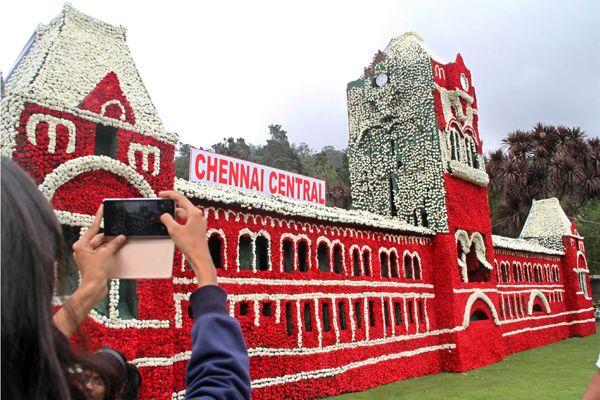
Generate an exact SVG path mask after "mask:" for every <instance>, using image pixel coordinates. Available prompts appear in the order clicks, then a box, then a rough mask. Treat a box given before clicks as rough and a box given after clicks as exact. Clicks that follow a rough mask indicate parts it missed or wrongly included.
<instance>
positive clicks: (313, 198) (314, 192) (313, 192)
mask: <svg viewBox="0 0 600 400" xmlns="http://www.w3.org/2000/svg"><path fill="white" fill-rule="evenodd" d="M318 200H319V196H318V195H317V185H315V183H314V182H313V184H312V190H311V196H310V201H318Z"/></svg>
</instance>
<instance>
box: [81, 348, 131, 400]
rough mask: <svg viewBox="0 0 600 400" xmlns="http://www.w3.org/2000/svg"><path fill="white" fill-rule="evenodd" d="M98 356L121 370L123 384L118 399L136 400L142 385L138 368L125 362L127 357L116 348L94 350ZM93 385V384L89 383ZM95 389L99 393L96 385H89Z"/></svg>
mask: <svg viewBox="0 0 600 400" xmlns="http://www.w3.org/2000/svg"><path fill="white" fill-rule="evenodd" d="M96 354H98V355H99V356H100V357H103V358H104V359H105V360H106V361H107V362H109V363H111V364H113V365H114V366H115V367H116V368H118V369H119V371H121V373H122V375H123V385H122V387H121V390H120V392H119V394H118V396H117V397H118V399H119V400H136V399H137V398H138V393H139V390H140V386H141V385H142V376H141V375H140V372H139V370H138V368H137V367H136V366H135V365H133V364H131V363H129V362H127V358H125V356H124V355H123V353H121V352H120V351H118V350H114V349H111V348H107V347H103V348H101V349H100V350H98V351H97V352H96ZM91 386H93V385H91ZM91 388H92V389H94V390H95V393H97V394H99V393H100V392H101V391H100V390H98V387H97V386H95V387H91ZM97 398H98V399H101V397H95V398H94V399H97Z"/></svg>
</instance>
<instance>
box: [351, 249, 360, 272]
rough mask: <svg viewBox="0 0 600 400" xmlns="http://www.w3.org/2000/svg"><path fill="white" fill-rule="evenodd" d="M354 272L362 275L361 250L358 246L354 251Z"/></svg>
mask: <svg viewBox="0 0 600 400" xmlns="http://www.w3.org/2000/svg"><path fill="white" fill-rule="evenodd" d="M352 272H353V275H354V276H360V252H359V251H358V249H356V248H355V249H354V250H353V251H352Z"/></svg>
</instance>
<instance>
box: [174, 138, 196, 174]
mask: <svg viewBox="0 0 600 400" xmlns="http://www.w3.org/2000/svg"><path fill="white" fill-rule="evenodd" d="M191 148H192V146H190V145H189V144H187V143H183V142H181V141H179V140H178V141H177V145H176V146H175V176H176V177H178V178H182V179H189V168H190V150H191Z"/></svg>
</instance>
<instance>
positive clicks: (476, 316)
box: [469, 310, 490, 322]
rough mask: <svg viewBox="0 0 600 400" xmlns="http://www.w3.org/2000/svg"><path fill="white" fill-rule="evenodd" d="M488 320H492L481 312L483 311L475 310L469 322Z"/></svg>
mask: <svg viewBox="0 0 600 400" xmlns="http://www.w3.org/2000/svg"><path fill="white" fill-rule="evenodd" d="M486 319H490V318H489V317H488V315H487V314H486V313H485V312H483V311H481V310H475V311H474V312H473V313H472V314H471V317H470V318H469V322H474V321H484V320H486Z"/></svg>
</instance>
